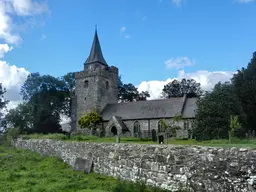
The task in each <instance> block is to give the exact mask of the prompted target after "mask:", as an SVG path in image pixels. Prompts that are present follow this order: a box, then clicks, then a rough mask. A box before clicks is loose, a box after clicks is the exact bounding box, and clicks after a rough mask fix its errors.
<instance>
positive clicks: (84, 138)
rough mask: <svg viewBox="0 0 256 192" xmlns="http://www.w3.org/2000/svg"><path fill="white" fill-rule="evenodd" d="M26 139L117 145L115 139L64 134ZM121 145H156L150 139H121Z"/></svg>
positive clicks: (30, 136) (32, 136) (37, 135)
mask: <svg viewBox="0 0 256 192" xmlns="http://www.w3.org/2000/svg"><path fill="white" fill-rule="evenodd" d="M22 137H23V138H24V139H56V140H64V141H86V142H104V143H115V142H116V138H115V137H97V136H88V135H74V136H71V138H69V139H68V137H67V136H65V135H63V134H32V135H22ZM120 142H121V143H140V144H156V142H153V141H152V140H151V139H150V138H141V139H139V138H135V137H121V139H120Z"/></svg>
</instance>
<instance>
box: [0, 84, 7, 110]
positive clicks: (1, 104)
mask: <svg viewBox="0 0 256 192" xmlns="http://www.w3.org/2000/svg"><path fill="white" fill-rule="evenodd" d="M5 93H6V89H5V88H3V86H2V83H0V111H1V110H2V109H4V108H5V107H6V105H7V103H8V101H7V100H6V99H5V98H4V94H5Z"/></svg>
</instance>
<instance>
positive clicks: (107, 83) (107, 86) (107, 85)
mask: <svg viewBox="0 0 256 192" xmlns="http://www.w3.org/2000/svg"><path fill="white" fill-rule="evenodd" d="M108 88H109V82H108V81H106V89H107V90H108Z"/></svg>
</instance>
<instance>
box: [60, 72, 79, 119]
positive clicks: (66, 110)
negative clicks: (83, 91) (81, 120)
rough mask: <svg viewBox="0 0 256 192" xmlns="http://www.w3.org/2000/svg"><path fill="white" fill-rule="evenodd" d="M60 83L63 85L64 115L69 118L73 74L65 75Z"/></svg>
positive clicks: (73, 85)
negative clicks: (64, 91)
mask: <svg viewBox="0 0 256 192" xmlns="http://www.w3.org/2000/svg"><path fill="white" fill-rule="evenodd" d="M61 79H62V81H63V82H64V83H65V90H66V91H67V92H66V101H65V105H64V106H65V107H64V114H65V115H67V116H68V117H69V118H70V117H71V108H72V96H73V95H74V91H75V86H76V81H75V73H67V74H66V75H64V76H63V77H62V78H61Z"/></svg>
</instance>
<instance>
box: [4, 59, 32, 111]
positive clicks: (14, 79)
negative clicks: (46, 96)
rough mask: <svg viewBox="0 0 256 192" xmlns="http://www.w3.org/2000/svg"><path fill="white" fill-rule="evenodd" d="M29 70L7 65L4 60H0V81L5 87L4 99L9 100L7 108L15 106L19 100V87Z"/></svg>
mask: <svg viewBox="0 0 256 192" xmlns="http://www.w3.org/2000/svg"><path fill="white" fill-rule="evenodd" d="M28 74H29V72H28V71H27V70H26V69H24V68H18V67H17V66H15V65H9V64H8V63H7V62H5V61H0V82H1V83H2V84H3V87H4V88H6V90H7V92H6V94H5V97H6V99H8V100H10V103H9V104H8V108H13V107H16V106H17V105H18V104H19V103H20V102H21V100H22V99H21V96H20V94H19V92H20V88H21V86H22V85H23V83H24V82H25V80H26V79H27V76H28Z"/></svg>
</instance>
